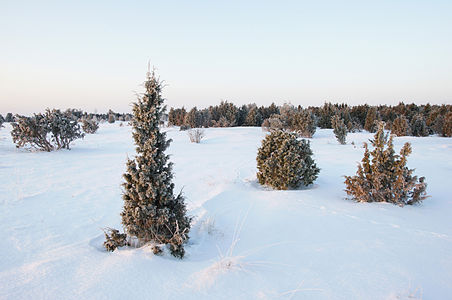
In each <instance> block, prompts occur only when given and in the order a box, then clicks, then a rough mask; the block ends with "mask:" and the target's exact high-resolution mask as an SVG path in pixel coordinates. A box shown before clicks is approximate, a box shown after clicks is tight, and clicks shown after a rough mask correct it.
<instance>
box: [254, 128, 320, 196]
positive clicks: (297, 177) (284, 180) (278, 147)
mask: <svg viewBox="0 0 452 300" xmlns="http://www.w3.org/2000/svg"><path fill="white" fill-rule="evenodd" d="M312 154H313V153H312V151H311V148H310V146H309V141H307V140H304V139H302V140H298V139H297V136H296V134H294V133H288V132H284V131H280V130H275V131H272V132H271V133H270V134H268V135H267V136H266V137H265V139H264V140H263V141H262V146H261V147H260V148H259V151H258V154H257V158H256V160H257V169H258V172H257V178H258V180H259V183H260V184H262V185H267V186H270V187H272V188H274V189H278V190H287V189H295V188H298V187H299V186H301V185H304V186H307V185H310V184H312V183H313V182H314V180H316V178H317V175H318V173H319V171H320V169H319V168H317V166H316V164H315V162H314V160H313V159H312V157H311V156H312Z"/></svg>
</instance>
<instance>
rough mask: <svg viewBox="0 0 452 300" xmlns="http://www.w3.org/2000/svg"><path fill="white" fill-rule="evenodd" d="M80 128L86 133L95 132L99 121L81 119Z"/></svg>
mask: <svg viewBox="0 0 452 300" xmlns="http://www.w3.org/2000/svg"><path fill="white" fill-rule="evenodd" d="M121 124H122V123H121ZM82 129H83V131H84V132H86V133H88V134H93V133H96V131H97V129H99V122H97V121H96V120H93V119H83V120H82Z"/></svg>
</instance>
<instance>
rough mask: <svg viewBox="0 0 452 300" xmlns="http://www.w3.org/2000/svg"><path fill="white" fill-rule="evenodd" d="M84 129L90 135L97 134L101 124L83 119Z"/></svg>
mask: <svg viewBox="0 0 452 300" xmlns="http://www.w3.org/2000/svg"><path fill="white" fill-rule="evenodd" d="M82 129H83V131H84V132H86V133H88V134H93V133H96V131H97V129H99V122H97V121H96V120H94V119H82Z"/></svg>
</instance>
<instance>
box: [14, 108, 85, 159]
mask: <svg viewBox="0 0 452 300" xmlns="http://www.w3.org/2000/svg"><path fill="white" fill-rule="evenodd" d="M11 125H12V127H13V129H12V130H11V136H12V138H13V142H14V143H15V144H16V147H17V148H20V147H25V146H26V145H29V146H30V147H33V148H36V149H39V150H43V151H52V150H58V149H61V148H63V149H69V145H70V143H71V142H72V141H74V140H76V139H78V138H83V136H84V134H83V133H82V132H81V130H80V125H79V124H78V123H77V120H74V118H73V117H72V114H70V113H67V112H61V111H60V110H58V109H52V110H50V109H47V110H46V112H45V113H44V114H35V115H34V116H32V117H25V116H18V115H17V116H16V117H15V122H14V123H11Z"/></svg>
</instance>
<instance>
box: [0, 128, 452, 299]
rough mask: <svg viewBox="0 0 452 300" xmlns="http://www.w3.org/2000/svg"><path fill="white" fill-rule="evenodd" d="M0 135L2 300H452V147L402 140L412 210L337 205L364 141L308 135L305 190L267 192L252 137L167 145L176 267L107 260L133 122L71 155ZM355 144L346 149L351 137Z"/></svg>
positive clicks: (223, 131) (173, 133)
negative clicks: (179, 197)
mask: <svg viewBox="0 0 452 300" xmlns="http://www.w3.org/2000/svg"><path fill="white" fill-rule="evenodd" d="M10 129H11V127H10V125H9V124H5V128H2V129H1V130H0V178H1V180H0V241H1V242H0V243H1V244H0V246H1V247H0V298H2V299H447V298H449V299H451V297H452V221H451V217H452V199H451V196H450V195H451V193H450V188H451V184H452V181H451V175H452V155H451V154H452V151H451V150H452V139H450V138H440V137H437V136H431V137H424V138H416V137H403V138H395V146H396V150H397V151H398V150H399V149H400V148H401V147H402V145H403V144H404V143H405V142H407V141H408V142H410V143H411V144H412V147H413V154H412V155H411V156H410V157H409V158H408V165H409V167H410V168H415V169H416V171H415V174H416V175H419V176H425V177H426V181H427V183H428V188H427V191H428V194H429V195H430V198H428V199H426V200H425V201H424V202H423V203H422V204H421V205H417V206H405V207H398V206H395V205H392V204H387V203H356V202H354V201H351V200H346V199H345V198H346V194H345V192H344V187H345V186H344V183H343V181H344V178H343V175H353V174H355V173H356V166H357V163H358V162H359V161H360V160H361V158H362V155H363V152H364V149H363V147H362V143H363V142H364V141H367V140H368V139H369V138H371V137H372V134H369V133H367V132H362V133H351V134H349V135H348V137H347V145H339V144H338V143H337V141H336V139H335V138H334V135H333V133H332V130H321V129H318V130H317V132H316V133H315V135H314V137H313V138H312V139H310V141H311V147H312V149H313V151H314V159H315V161H316V163H317V165H318V166H319V167H320V168H321V171H320V174H319V178H318V179H317V181H316V182H315V184H314V185H313V186H310V187H307V188H302V189H299V190H290V191H275V190H271V189H268V188H265V187H262V186H260V185H259V184H258V182H257V179H256V153H257V148H258V147H259V146H260V143H261V140H262V139H263V137H264V136H265V134H266V133H265V132H263V131H262V130H261V129H260V128H252V127H237V128H210V129H206V130H205V132H206V137H205V138H204V139H203V140H202V142H201V143H200V144H194V143H190V142H189V139H188V136H187V133H186V132H183V131H179V130H178V128H175V127H174V128H171V127H170V128H164V129H163V130H165V131H166V132H167V137H168V138H171V139H173V142H172V144H171V146H170V148H169V149H168V150H167V151H168V153H169V154H171V158H170V159H171V161H172V162H173V163H174V175H175V176H174V182H175V184H176V188H175V192H179V191H180V190H183V193H184V195H185V197H186V201H187V206H188V210H189V213H190V214H191V215H192V216H194V222H193V225H192V230H191V232H190V241H189V244H188V245H186V257H185V258H184V259H183V260H178V259H176V258H173V257H172V256H170V255H169V254H168V253H165V255H163V256H155V255H153V254H152V250H151V248H150V246H145V247H142V248H138V249H137V248H131V247H123V248H121V249H119V250H117V251H115V252H112V253H111V252H106V251H105V250H104V249H103V246H102V243H103V241H104V236H103V232H102V228H105V227H112V228H117V229H122V226H121V218H120V215H119V214H120V212H121V210H122V205H123V200H122V198H121V194H122V187H121V183H122V182H123V179H122V174H123V173H124V171H125V163H126V159H127V157H133V156H134V155H135V147H134V145H133V140H132V136H131V127H130V126H126V125H125V124H124V126H119V123H115V124H102V125H101V127H100V129H99V131H98V133H96V134H93V135H87V136H86V137H85V138H84V139H83V140H77V141H75V142H74V143H73V144H72V150H70V151H68V150H61V151H55V152H50V153H47V152H36V151H34V152H30V151H27V150H24V149H16V148H15V145H14V144H13V143H12V140H11V136H10V134H9V132H10ZM352 141H353V142H354V145H353V144H351V142H352Z"/></svg>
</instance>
